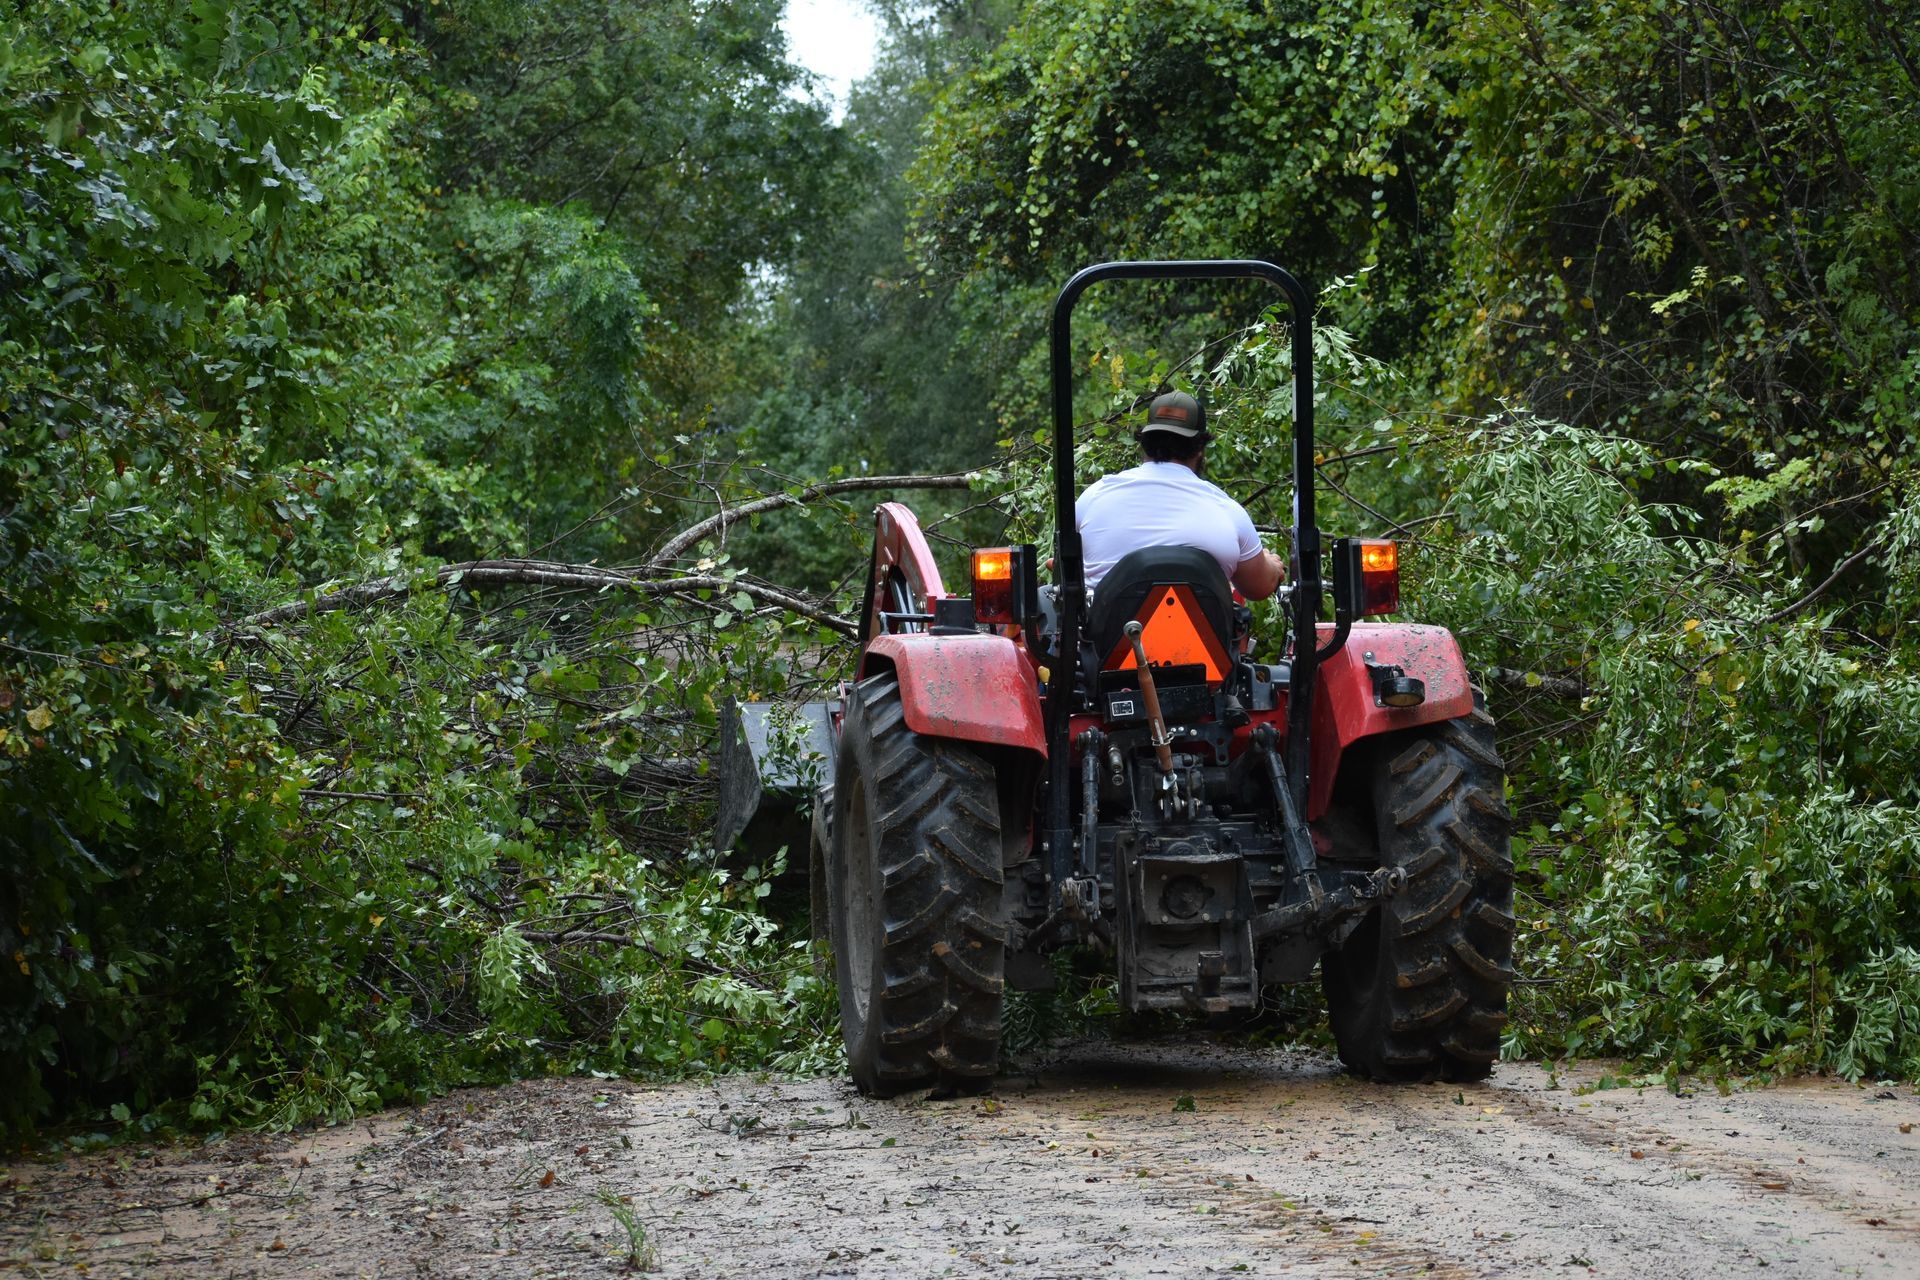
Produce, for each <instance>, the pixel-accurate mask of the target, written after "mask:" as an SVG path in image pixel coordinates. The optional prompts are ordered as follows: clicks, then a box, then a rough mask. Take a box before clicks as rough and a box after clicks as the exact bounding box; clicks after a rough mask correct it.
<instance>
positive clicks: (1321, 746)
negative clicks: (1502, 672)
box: [1307, 622, 1473, 818]
mask: <svg viewBox="0 0 1920 1280" xmlns="http://www.w3.org/2000/svg"><path fill="white" fill-rule="evenodd" d="M1321 630H1322V633H1323V634H1322V638H1321V639H1322V643H1325V641H1326V640H1327V639H1330V638H1331V632H1332V630H1333V628H1332V627H1331V626H1330V625H1325V624H1323V626H1322V628H1321ZM1369 662H1371V663H1373V664H1374V665H1375V666H1394V667H1400V668H1401V669H1403V670H1404V671H1405V672H1406V673H1407V674H1408V675H1410V676H1412V677H1413V678H1414V679H1416V680H1423V681H1425V682H1426V686H1427V699H1426V701H1425V702H1422V703H1421V704H1420V705H1419V706H1417V707H1383V706H1380V705H1378V704H1377V703H1376V702H1375V701H1374V697H1373V678H1372V676H1370V675H1369V674H1368V673H1367V664H1368V663H1369ZM1472 710H1473V688H1472V686H1471V685H1469V684H1468V682H1467V660H1466V659H1465V658H1464V657H1462V656H1461V653H1460V645H1459V643H1458V642H1457V641H1456V640H1455V639H1454V638H1453V633H1452V632H1451V631H1448V630H1447V629H1446V628H1445V627H1425V626H1420V625H1418V624H1417V623H1405V622H1356V623H1355V624H1354V626H1353V632H1352V634H1351V635H1349V636H1348V637H1347V642H1346V644H1344V645H1342V646H1341V647H1340V651H1339V652H1338V653H1335V654H1334V655H1333V656H1332V657H1331V658H1328V659H1327V660H1326V661H1325V662H1323V663H1321V664H1320V671H1319V696H1318V697H1316V698H1315V699H1314V706H1313V760H1312V762H1311V766H1310V768H1311V785H1310V786H1309V788H1308V793H1307V814H1308V816H1309V817H1315V818H1317V817H1319V816H1320V815H1321V814H1323V813H1325V812H1326V811H1327V804H1328V801H1329V800H1331V799H1332V796H1333V779H1334V774H1335V772H1336V770H1337V768H1338V766H1339V762H1340V760H1341V758H1342V757H1343V756H1344V755H1345V754H1346V751H1347V748H1348V747H1350V746H1352V745H1353V744H1354V743H1356V742H1359V741H1360V740H1361V739H1363V738H1372V737H1377V736H1379V735H1380V734H1383V733H1392V732H1394V731H1395V730H1398V729H1411V728H1413V727H1414V726H1415V725H1422V724H1433V723H1435V722H1436V721H1440V720H1457V719H1459V718H1460V717H1461V716H1464V715H1467V714H1468V713H1470V712H1471V711H1472Z"/></svg>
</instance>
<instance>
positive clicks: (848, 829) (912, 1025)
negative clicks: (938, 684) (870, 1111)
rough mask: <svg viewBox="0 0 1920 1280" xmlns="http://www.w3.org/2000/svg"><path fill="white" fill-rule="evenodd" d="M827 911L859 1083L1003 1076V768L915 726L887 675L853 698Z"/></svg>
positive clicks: (864, 1088)
mask: <svg viewBox="0 0 1920 1280" xmlns="http://www.w3.org/2000/svg"><path fill="white" fill-rule="evenodd" d="M830 839H831V855H830V858H829V863H830V865H829V867H828V879H829V888H830V891H829V893H828V895H827V903H826V905H827V908H828V914H829V916H830V926H831V933H832V938H833V954H834V976H835V978H836V980H837V984H838V987H839V993H840V1030H841V1034H842V1036H843V1038H844V1039H845V1041H846V1046H847V1063H848V1066H849V1067H850V1068H851V1070H852V1074H853V1081H854V1084H856V1085H857V1086H859V1088H860V1091H861V1092H862V1093H865V1094H871V1095H876V1096H880V1097H887V1096H890V1095H893V1094H897V1093H903V1092H905V1091H907V1090H909V1089H915V1088H921V1087H924V1086H927V1085H932V1086H935V1087H936V1088H941V1089H948V1090H958V1089H966V1088H977V1087H980V1086H981V1085H983V1084H985V1083H986V1082H987V1081H990V1080H991V1079H992V1078H993V1074H994V1072H995V1071H997V1070H998V1069H999V1065H1000V1006H1001V999H1002V988H1003V978H1002V975H1003V970H1004V968H1005V963H1006V928H1005V926H1004V925H1003V924H1002V923H1000V922H999V920H998V916H999V913H1000V911H1001V904H1000V886H1001V866H1000V809H999V800H998V790H997V787H996V785H995V780H994V770H993V766H992V765H991V764H990V763H989V762H988V761H987V760H986V759H985V758H984V757H983V756H982V755H981V754H980V752H979V751H978V750H976V749H975V748H974V747H972V746H971V745H969V744H967V743H963V742H952V741H948V740H946V739H942V738H931V737H925V736H922V735H920V734H917V733H915V732H913V731H912V730H911V729H909V728H908V727H907V723H906V718H905V715H904V713H903V711H902V709H901V705H900V690H899V686H898V684H897V683H896V682H895V679H894V677H893V676H892V675H891V674H884V675H878V676H874V677H871V678H870V679H867V680H863V681H861V682H860V683H859V684H858V685H856V686H855V687H854V689H853V691H852V693H851V695H850V696H849V697H848V699H847V711H846V717H845V720H844V721H843V725H842V730H841V735H840V753H839V759H838V769H837V777H836V778H835V782H834V788H833V824H832V835H831V837H830Z"/></svg>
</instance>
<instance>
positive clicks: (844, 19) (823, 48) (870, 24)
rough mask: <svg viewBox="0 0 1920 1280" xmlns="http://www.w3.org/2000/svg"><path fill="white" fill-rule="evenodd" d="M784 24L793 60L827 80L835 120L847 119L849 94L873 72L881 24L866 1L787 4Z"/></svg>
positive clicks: (791, 1) (797, 0) (819, 0)
mask: <svg viewBox="0 0 1920 1280" xmlns="http://www.w3.org/2000/svg"><path fill="white" fill-rule="evenodd" d="M781 26H782V27H783V28H785V30H786V33H787V49H788V53H789V56H791V57H792V59H793V60H794V61H795V62H797V63H799V64H800V65H801V66H803V67H805V68H806V69H807V70H809V71H811V72H813V73H814V74H816V75H818V76H819V77H820V78H821V79H822V81H823V82H824V84H823V86H822V87H823V88H824V89H825V90H826V91H827V92H828V93H830V94H831V95H832V97H833V102H834V115H835V117H836V118H837V117H839V116H841V115H844V114H845V113H846V109H847V90H848V89H849V88H851V87H852V85H853V82H854V81H855V80H858V79H859V78H860V77H862V76H864V75H866V74H867V72H868V71H870V70H871V69H872V68H873V52H874V49H875V48H876V47H877V46H878V45H879V43H880V20H879V19H878V18H876V17H874V16H873V14H871V13H869V12H868V11H867V7H866V5H864V4H862V3H861V0H787V14H786V17H785V19H784V20H783V21H782V22H781Z"/></svg>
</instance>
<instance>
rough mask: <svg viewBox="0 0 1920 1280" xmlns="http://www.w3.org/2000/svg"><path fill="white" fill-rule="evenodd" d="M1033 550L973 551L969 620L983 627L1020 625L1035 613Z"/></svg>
mask: <svg viewBox="0 0 1920 1280" xmlns="http://www.w3.org/2000/svg"><path fill="white" fill-rule="evenodd" d="M1038 591H1039V586H1038V583H1037V582H1036V581H1035V580H1034V576H1033V548H1032V547H1028V546H1019V547H976V548H974V552H973V616H974V618H975V619H976V620H977V621H980V622H986V623H996V624H997V623H1007V622H1024V621H1026V620H1027V619H1028V618H1030V617H1032V616H1033V615H1034V614H1035V613H1037V612H1039V609H1038Z"/></svg>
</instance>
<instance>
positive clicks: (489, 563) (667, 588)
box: [223, 560, 858, 636]
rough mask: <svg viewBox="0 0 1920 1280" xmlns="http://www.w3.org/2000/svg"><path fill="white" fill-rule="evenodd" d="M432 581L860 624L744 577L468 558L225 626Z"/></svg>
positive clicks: (364, 599)
mask: <svg viewBox="0 0 1920 1280" xmlns="http://www.w3.org/2000/svg"><path fill="white" fill-rule="evenodd" d="M426 586H432V587H433V588H434V589H436V590H446V589H447V588H450V587H455V586H468V587H511V586H523V587H524V586H536V587H558V588H560V589H562V590H567V591H607V590H612V589H615V588H619V589H623V590H628V591H638V592H641V593H643V594H645V595H654V596H662V595H685V594H687V593H690V592H694V591H738V592H742V593H744V594H746V595H747V596H748V597H749V598H751V599H753V600H756V601H759V602H760V603H761V604H765V605H772V606H773V607H775V608H779V609H785V610H787V611H788V612H790V613H797V614H799V615H800V616H801V617H803V618H811V619H812V620H813V621H815V622H818V623H820V624H821V625H822V626H826V627H830V628H832V629H833V630H835V631H838V632H839V633H840V634H842V635H845V636H852V635H855V634H856V633H857V631H858V627H857V626H856V624H855V623H854V622H852V621H851V620H850V619H847V618H843V617H841V616H840V615H838V614H836V613H831V612H829V611H828V610H826V609H824V608H822V607H821V606H819V605H817V604H815V603H813V602H812V601H811V600H807V599H805V598H803V597H801V596H797V595H794V594H793V593H792V592H789V591H783V590H781V589H780V588H778V587H770V586H767V585H765V584H763V583H759V582H753V581H750V580H748V579H744V578H722V577H719V576H717V575H714V574H682V575H678V576H674V577H650V576H648V574H647V571H645V570H627V569H603V568H601V567H599V566H598V565H586V564H564V563H561V562H558V561H553V560H467V561H463V562H461V563H459V564H449V565H443V566H441V568H440V570H439V571H438V572H437V573H435V574H434V576H433V580H432V582H431V583H428V582H426V581H424V580H421V579H415V578H404V577H397V576H396V577H386V578H375V579H373V580H372V581H370V582H361V583H356V584H355V585H353V586H351V587H343V588H341V589H340V590H338V591H329V592H327V593H326V594H324V595H318V596H315V597H314V598H313V599H311V600H294V601H290V602H288V603H287V604H282V605H275V606H274V607H273V608H271V609H263V610H261V611H260V612H259V613H253V614H248V615H247V616H246V617H244V618H241V619H239V620H238V621H236V622H234V623H232V624H230V625H228V626H227V627H225V628H223V630H224V631H225V632H226V633H228V634H231V633H233V632H238V631H251V630H256V629H258V628H261V627H271V626H275V625H278V624H279V623H283V622H292V621H295V620H296V619H300V618H310V617H313V616H314V615H315V614H321V613H337V612H339V611H340V610H342V609H351V608H355V607H357V606H361V605H369V604H376V603H379V602H380V601H383V600H391V599H394V598H396V597H399V596H404V595H409V594H411V593H412V592H413V591H415V590H416V589H418V588H421V587H426Z"/></svg>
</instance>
